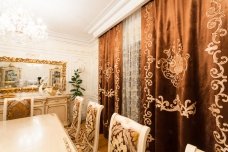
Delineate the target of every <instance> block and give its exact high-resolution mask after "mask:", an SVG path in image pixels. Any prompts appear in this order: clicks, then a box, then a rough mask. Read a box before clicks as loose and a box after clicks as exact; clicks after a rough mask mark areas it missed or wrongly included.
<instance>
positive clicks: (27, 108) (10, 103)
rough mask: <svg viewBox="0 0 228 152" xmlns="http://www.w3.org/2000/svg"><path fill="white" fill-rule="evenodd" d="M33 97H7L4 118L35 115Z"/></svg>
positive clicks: (10, 118)
mask: <svg viewBox="0 0 228 152" xmlns="http://www.w3.org/2000/svg"><path fill="white" fill-rule="evenodd" d="M33 102H34V99H33V98H5V99H4V105H3V120H12V119H18V118H24V117H30V116H33Z"/></svg>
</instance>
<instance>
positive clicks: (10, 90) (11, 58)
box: [0, 56, 66, 94]
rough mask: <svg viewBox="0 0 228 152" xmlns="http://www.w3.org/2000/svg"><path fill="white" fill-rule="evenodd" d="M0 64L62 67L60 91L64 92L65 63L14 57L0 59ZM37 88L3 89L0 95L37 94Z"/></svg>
mask: <svg viewBox="0 0 228 152" xmlns="http://www.w3.org/2000/svg"><path fill="white" fill-rule="evenodd" d="M0 62H22V63H37V64H50V65H60V66H62V78H63V82H62V83H63V84H62V86H63V87H62V90H66V62H62V61H49V60H38V59H28V58H14V57H6V56H2V57H0ZM37 91H38V88H36V87H34V88H32V87H30V88H4V89H0V93H3V94H7V93H18V92H37Z"/></svg>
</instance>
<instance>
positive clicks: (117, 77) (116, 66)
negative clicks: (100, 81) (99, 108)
mask: <svg viewBox="0 0 228 152" xmlns="http://www.w3.org/2000/svg"><path fill="white" fill-rule="evenodd" d="M119 33H120V25H117V27H116V37H115V44H118V42H119V37H118V35H119ZM115 46H116V47H115V48H114V50H115V52H116V56H114V58H115V64H114V69H115V74H114V76H115V112H116V113H119V102H120V98H119V95H118V92H119V90H120V69H119V63H120V45H115Z"/></svg>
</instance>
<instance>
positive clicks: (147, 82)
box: [143, 2, 155, 146]
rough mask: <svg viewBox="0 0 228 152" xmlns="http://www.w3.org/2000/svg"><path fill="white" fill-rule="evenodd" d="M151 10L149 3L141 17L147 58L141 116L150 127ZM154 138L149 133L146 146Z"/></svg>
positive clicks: (152, 59)
mask: <svg viewBox="0 0 228 152" xmlns="http://www.w3.org/2000/svg"><path fill="white" fill-rule="evenodd" d="M151 9H152V2H150V3H149V4H147V5H146V7H145V11H146V13H145V15H144V16H143V17H144V18H145V19H146V28H145V31H144V34H145V35H146V36H145V37H146V39H145V42H144V43H145V44H144V45H145V46H146V48H145V51H143V53H144V54H145V55H146V56H147V60H146V65H145V66H144V70H145V77H144V82H145V84H144V85H145V86H144V88H143V91H144V93H145V94H146V95H145V96H146V98H145V102H144V103H143V108H144V115H143V123H144V125H147V126H150V125H152V120H151V118H152V115H153V114H152V112H151V111H150V105H151V103H152V102H153V100H152V99H153V96H152V94H151V88H152V84H153V82H152V80H151V79H152V77H153V73H152V71H151V67H152V63H153V62H154V61H155V58H154V57H153V56H152V55H151V54H150V47H151V44H152V41H151V33H150V28H151V23H152V22H153V17H152V13H151V12H150V10H151ZM154 140H155V139H154V137H153V136H152V134H151V132H150V133H149V135H148V138H147V146H148V145H149V144H150V143H151V142H152V141H154Z"/></svg>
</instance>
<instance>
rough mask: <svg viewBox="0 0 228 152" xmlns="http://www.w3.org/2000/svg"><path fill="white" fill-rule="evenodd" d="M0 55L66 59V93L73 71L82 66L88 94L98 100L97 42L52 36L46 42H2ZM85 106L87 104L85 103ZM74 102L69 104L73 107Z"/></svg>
mask: <svg viewBox="0 0 228 152" xmlns="http://www.w3.org/2000/svg"><path fill="white" fill-rule="evenodd" d="M0 56H8V57H20V58H32V59H44V60H54V61H64V62H67V70H66V79H67V86H66V93H69V90H70V89H71V85H70V84H69V83H68V81H69V80H70V79H71V76H72V74H73V71H74V70H75V69H77V68H79V67H83V69H84V71H83V73H82V74H81V78H82V79H83V87H84V88H85V89H86V91H85V92H84V95H85V98H86V99H87V101H88V100H93V101H97V95H98V84H97V83H98V44H97V41H94V42H93V43H92V44H80V43H78V42H76V41H74V40H70V39H65V38H56V37H50V38H49V39H48V40H47V41H45V42H39V43H38V42H37V43H29V44H20V45H19V44H15V43H14V44H10V43H3V42H0ZM84 106H86V104H85V105H84ZM71 108H72V106H70V111H71Z"/></svg>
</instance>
